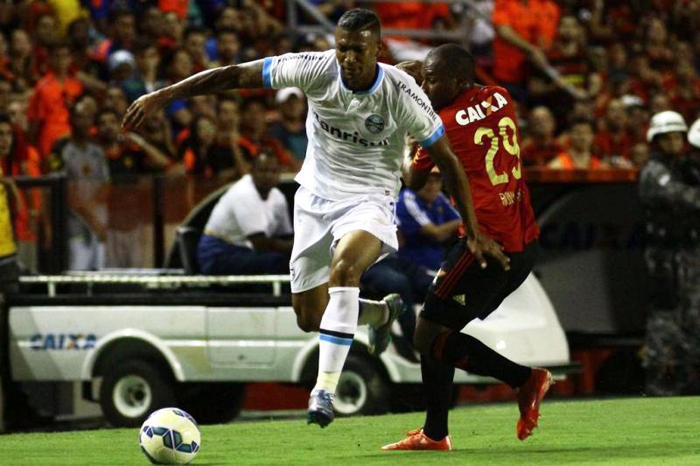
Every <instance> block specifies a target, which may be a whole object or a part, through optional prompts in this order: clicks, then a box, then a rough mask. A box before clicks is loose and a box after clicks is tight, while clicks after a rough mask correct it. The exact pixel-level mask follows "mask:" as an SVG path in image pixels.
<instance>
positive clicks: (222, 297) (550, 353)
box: [9, 272, 571, 426]
mask: <svg viewBox="0 0 700 466" xmlns="http://www.w3.org/2000/svg"><path fill="white" fill-rule="evenodd" d="M288 280H289V278H288V277H286V276H264V277H204V276H190V275H182V274H177V273H173V272H168V273H162V272H161V273H157V272H150V273H146V272H142V273H134V272H129V273H109V272H94V273H79V274H73V275H57V276H27V277H22V279H21V282H22V288H23V292H22V293H20V294H19V295H17V296H15V297H14V298H12V300H11V302H10V303H9V305H10V313H9V326H10V358H11V370H12V375H13V378H14V379H15V380H17V381H32V382H47V383H50V382H56V381H64V382H65V381H80V382H82V383H83V390H82V392H83V397H84V398H86V399H88V400H92V401H99V403H100V405H101V407H102V411H103V414H104V416H105V417H106V419H107V420H108V421H109V422H110V423H112V424H114V425H117V426H134V425H138V424H140V423H141V422H142V421H143V419H144V418H145V416H147V415H148V414H149V413H150V412H151V411H152V410H154V409H155V408H158V407H162V406H168V405H178V406H181V407H182V408H183V409H186V410H188V411H190V412H191V413H192V414H193V415H194V416H195V418H196V419H198V420H200V421H201V422H205V423H215V422H225V421H228V420H230V419H232V418H234V417H235V416H236V415H237V414H238V412H239V411H240V408H241V405H242V401H243V397H244V387H245V384H246V383H247V382H258V381H268V382H269V381H276V382H289V383H295V384H311V383H312V382H313V380H314V379H315V374H316V365H317V354H318V353H317V351H318V338H317V335H316V334H308V333H304V332H302V331H301V330H299V328H297V325H296V318H295V314H294V311H293V309H292V307H291V299H290V295H289V294H287V293H283V290H284V289H286V282H288ZM464 331H465V332H466V333H469V334H471V335H474V336H476V337H478V338H479V339H480V340H482V341H483V342H484V343H486V344H487V345H489V346H490V347H492V348H494V349H495V350H497V351H499V352H500V353H502V354H503V355H505V356H507V357H509V358H512V359H514V360H515V361H518V362H520V363H524V364H529V365H538V366H546V367H549V368H552V369H553V370H555V372H556V371H557V369H559V372H560V373H561V372H565V371H566V369H569V368H571V365H570V361H569V348H568V345H567V341H566V337H565V335H564V332H563V330H562V328H561V326H560V325H559V322H558V320H557V316H556V313H555V312H554V309H553V307H552V304H551V302H550V301H549V299H548V298H547V295H546V294H545V292H544V290H543V288H542V287H541V286H540V284H539V282H538V281H537V279H536V278H535V277H534V276H533V275H531V276H530V277H529V278H528V279H527V280H526V281H525V283H524V284H523V285H522V286H521V287H520V288H519V289H518V290H517V291H516V292H515V293H513V294H512V295H511V296H510V297H509V298H508V299H506V300H505V302H504V303H503V304H502V305H501V307H500V308H499V309H498V310H497V311H496V312H494V313H493V314H492V315H491V316H490V317H489V318H488V319H486V320H484V321H475V322H472V323H471V324H469V325H468V326H467V327H466V329H465V330H464ZM366 345H367V335H366V333H365V331H364V329H363V328H362V327H360V330H359V331H358V334H357V335H356V336H355V343H354V344H353V347H352V350H351V353H350V356H349V357H348V360H347V363H346V365H345V369H344V371H343V377H342V379H341V382H340V386H339V389H338V397H337V402H336V409H337V411H338V412H339V413H340V414H353V413H379V412H382V411H386V410H388V409H390V408H391V406H392V403H393V402H395V401H396V390H399V389H400V388H401V387H405V385H403V384H418V383H420V380H421V375H420V364H418V363H416V362H412V361H409V360H407V359H405V358H403V357H401V356H400V355H399V354H398V352H396V351H395V349H394V348H393V347H390V348H389V350H387V351H386V352H385V353H384V354H382V355H381V357H380V358H378V359H376V358H372V357H370V356H369V355H368V353H367V350H366ZM456 382H457V383H462V384H465V383H466V384H481V383H491V382H493V380H491V379H487V378H483V377H479V376H475V375H471V374H467V373H465V372H462V371H458V373H457V375H456Z"/></svg>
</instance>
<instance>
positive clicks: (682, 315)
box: [639, 111, 700, 396]
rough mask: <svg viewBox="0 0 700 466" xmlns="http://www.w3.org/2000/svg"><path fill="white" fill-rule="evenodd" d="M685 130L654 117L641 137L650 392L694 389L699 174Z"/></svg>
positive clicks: (698, 330) (666, 116) (678, 119)
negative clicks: (647, 149)
mask: <svg viewBox="0 0 700 466" xmlns="http://www.w3.org/2000/svg"><path fill="white" fill-rule="evenodd" d="M687 131H688V127H687V125H686V123H685V121H684V119H683V117H682V116H681V115H680V114H679V113H676V112H673V111H664V112H660V113H657V114H656V115H654V116H653V117H652V119H651V123H650V126H649V130H648V132H647V140H648V142H649V143H650V144H651V146H652V154H651V157H650V160H649V163H648V164H647V165H646V166H645V167H644V168H643V169H642V171H641V172H640V175H639V194H640V197H641V200H642V203H643V204H644V206H645V215H646V233H647V238H646V239H647V247H646V249H645V260H646V264H647V270H648V272H649V275H650V278H651V281H652V286H653V288H652V290H653V293H652V300H651V309H650V313H649V315H648V318H647V336H646V345H645V358H644V360H645V366H646V392H647V394H648V395H656V396H661V395H681V394H687V393H693V392H696V391H697V390H698V388H699V387H700V385H699V384H698V377H699V375H700V374H699V373H698V367H699V364H698V362H699V361H700V359H699V357H698V356H699V353H698V351H699V349H700V345H699V344H698V338H699V337H698V335H700V325H699V323H700V319H699V318H698V309H699V308H698V304H700V177H698V174H700V171H695V166H694V165H693V164H691V163H690V161H691V159H689V158H688V157H687V154H686V150H685V143H686V133H687Z"/></svg>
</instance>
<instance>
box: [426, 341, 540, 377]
mask: <svg viewBox="0 0 700 466" xmlns="http://www.w3.org/2000/svg"><path fill="white" fill-rule="evenodd" d="M432 354H433V357H434V358H435V359H437V360H438V361H442V362H444V363H446V364H452V365H453V366H455V367H458V368H460V369H463V370H465V371H467V372H471V373H472V374H477V375H485V376H490V377H495V378H497V379H498V380H501V381H503V382H505V383H507V384H508V385H510V386H511V387H513V388H518V387H520V386H522V385H523V384H524V383H525V382H526V381H527V379H529V378H530V374H532V369H530V368H529V367H526V366H521V365H520V364H516V363H514V362H513V361H511V360H510V359H508V358H505V357H503V356H501V355H500V354H498V353H497V352H495V351H494V350H492V349H491V348H489V347H488V346H486V345H485V344H483V343H482V342H480V341H479V340H477V339H476V338H474V337H472V336H470V335H466V334H464V333H460V332H454V331H447V332H443V333H441V334H440V335H438V336H437V337H436V338H435V341H433V344H432Z"/></svg>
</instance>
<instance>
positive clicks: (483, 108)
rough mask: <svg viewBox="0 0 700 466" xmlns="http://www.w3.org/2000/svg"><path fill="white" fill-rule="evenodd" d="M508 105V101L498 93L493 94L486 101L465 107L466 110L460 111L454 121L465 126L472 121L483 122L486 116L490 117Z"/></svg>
mask: <svg viewBox="0 0 700 466" xmlns="http://www.w3.org/2000/svg"><path fill="white" fill-rule="evenodd" d="M506 104H508V101H507V100H506V98H505V97H503V96H502V95H501V94H500V93H498V92H494V93H493V95H490V96H489V97H488V98H487V99H486V100H483V101H481V102H480V103H478V104H476V105H472V106H470V107H467V108H466V110H464V109H462V110H460V111H459V112H457V114H456V115H455V121H456V122H457V123H458V124H460V125H462V126H466V125H468V124H469V123H472V122H474V121H478V120H483V119H484V118H486V117H487V116H489V115H491V114H492V113H495V112H497V111H499V110H500V109H502V108H503V107H505V106H506Z"/></svg>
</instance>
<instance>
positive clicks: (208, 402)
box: [178, 383, 245, 424]
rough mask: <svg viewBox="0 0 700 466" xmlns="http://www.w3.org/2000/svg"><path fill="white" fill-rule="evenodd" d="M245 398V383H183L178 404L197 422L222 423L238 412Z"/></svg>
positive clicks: (234, 416) (233, 417)
mask: <svg viewBox="0 0 700 466" xmlns="http://www.w3.org/2000/svg"><path fill="white" fill-rule="evenodd" d="M244 400H245V384H242V383H197V384H183V385H182V386H181V390H180V392H179V394H178V402H179V403H180V404H179V406H182V409H184V410H185V411H187V412H188V413H190V414H191V415H192V417H194V418H195V419H196V420H197V422H198V423H199V424H223V423H226V422H229V421H232V420H233V419H235V418H236V416H238V414H240V412H241V409H242V408H243V401H244Z"/></svg>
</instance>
